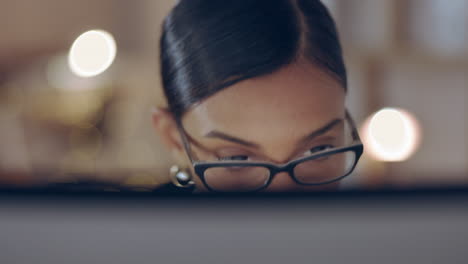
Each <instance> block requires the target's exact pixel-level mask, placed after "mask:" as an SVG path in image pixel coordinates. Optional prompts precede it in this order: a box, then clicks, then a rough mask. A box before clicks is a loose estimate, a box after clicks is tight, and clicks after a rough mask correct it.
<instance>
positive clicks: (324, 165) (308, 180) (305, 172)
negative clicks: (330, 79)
mask: <svg viewBox="0 0 468 264" xmlns="http://www.w3.org/2000/svg"><path fill="white" fill-rule="evenodd" d="M355 161H356V154H355V153H354V152H353V151H346V152H340V153H336V154H332V155H327V156H323V157H320V158H316V159H312V160H307V161H304V162H301V163H299V164H297V165H296V167H295V168H294V176H295V178H296V180H297V181H299V182H301V183H305V184H319V183H325V182H329V181H333V180H336V179H339V178H341V177H343V176H345V175H347V174H349V173H350V172H351V171H352V169H353V166H354V163H355Z"/></svg>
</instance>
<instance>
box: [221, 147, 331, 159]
mask: <svg viewBox="0 0 468 264" xmlns="http://www.w3.org/2000/svg"><path fill="white" fill-rule="evenodd" d="M334 147H335V146H333V145H330V144H323V145H318V146H315V147H313V148H311V149H309V150H307V151H306V152H305V153H307V152H310V153H308V154H305V155H311V154H314V153H317V152H321V151H324V150H327V149H331V148H334ZM248 159H250V157H249V156H248V155H234V156H226V157H218V160H219V161H246V160H248Z"/></svg>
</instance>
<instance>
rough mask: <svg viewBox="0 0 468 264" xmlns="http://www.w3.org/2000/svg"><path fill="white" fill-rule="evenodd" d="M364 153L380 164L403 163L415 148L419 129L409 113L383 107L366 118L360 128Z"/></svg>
mask: <svg viewBox="0 0 468 264" xmlns="http://www.w3.org/2000/svg"><path fill="white" fill-rule="evenodd" d="M361 133H362V135H363V143H364V145H365V148H366V152H367V153H368V154H369V155H370V156H371V157H372V158H374V159H376V160H380V161H392V162H396V161H404V160H407V159H408V158H410V157H411V155H412V154H414V152H415V151H416V149H417V147H418V146H419V143H420V139H421V129H420V126H419V123H418V121H417V120H416V118H415V117H414V116H413V115H412V114H410V113H409V112H407V111H405V110H402V109H396V108H384V109H382V110H380V111H378V112H377V113H375V114H373V115H372V116H371V117H369V118H368V119H367V120H366V122H365V123H364V125H363V127H362V132H361Z"/></svg>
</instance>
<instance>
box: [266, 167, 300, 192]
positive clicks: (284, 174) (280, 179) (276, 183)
mask: <svg viewBox="0 0 468 264" xmlns="http://www.w3.org/2000/svg"><path fill="white" fill-rule="evenodd" d="M292 184H294V180H293V178H292V175H291V174H290V173H289V171H288V170H284V171H279V172H277V173H276V174H275V175H273V179H272V180H271V183H270V187H271V188H273V189H274V188H275V187H286V186H288V185H292Z"/></svg>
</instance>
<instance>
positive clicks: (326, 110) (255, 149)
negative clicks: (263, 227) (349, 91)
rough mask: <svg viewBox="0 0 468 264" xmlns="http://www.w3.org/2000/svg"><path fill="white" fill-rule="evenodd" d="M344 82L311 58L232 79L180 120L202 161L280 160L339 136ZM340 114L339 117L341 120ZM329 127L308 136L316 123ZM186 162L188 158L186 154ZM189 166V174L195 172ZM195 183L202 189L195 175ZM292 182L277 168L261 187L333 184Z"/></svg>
mask: <svg viewBox="0 0 468 264" xmlns="http://www.w3.org/2000/svg"><path fill="white" fill-rule="evenodd" d="M344 102H345V91H344V88H343V87H342V86H341V85H340V84H339V83H338V82H337V81H336V80H334V79H333V78H331V77H330V76H329V75H327V74H325V73H324V72H322V71H321V70H320V69H319V68H317V67H316V66H312V65H311V64H306V63H303V64H299V63H296V64H292V65H289V66H286V67H283V68H282V69H280V70H278V71H276V72H274V73H272V74H270V75H267V76H262V77H258V78H253V79H248V80H245V81H241V82H239V83H236V84H234V85H232V86H230V87H228V88H226V89H224V90H222V91H220V92H218V93H216V94H215V95H213V96H211V97H209V98H208V99H206V100H205V101H203V102H202V103H200V104H199V105H197V106H195V107H194V108H192V109H191V110H189V111H188V112H187V113H186V114H185V115H184V117H183V119H182V123H183V126H184V128H185V130H186V132H187V133H188V134H189V135H190V137H191V138H193V139H194V140H195V141H197V143H199V144H200V145H202V146H203V147H204V148H206V149H209V150H210V151H209V152H208V151H205V150H202V149H201V148H198V147H196V146H194V145H192V150H193V152H194V153H195V154H196V156H197V158H198V159H199V160H202V161H216V160H219V159H222V160H230V159H235V160H249V161H254V160H255V161H265V162H272V163H277V164H283V163H286V162H288V161H290V160H293V159H297V158H299V157H303V156H304V155H307V154H310V152H311V149H313V148H316V147H317V146H318V147H319V149H318V150H320V146H327V145H336V144H339V143H340V142H341V141H343V133H344V132H343V131H344V123H345V122H344V117H345V103H344ZM340 120H341V121H340ZM330 124H331V126H328V127H329V129H328V130H326V131H322V132H323V133H321V134H319V135H316V136H315V137H308V136H309V135H311V134H314V132H316V131H319V130H320V129H321V128H324V127H327V125H330ZM186 161H187V162H188V159H186ZM187 165H188V167H190V168H192V174H193V175H195V172H194V171H193V167H192V166H191V164H187ZM194 180H195V182H196V185H197V189H198V190H200V191H203V190H205V187H204V185H203V184H202V183H201V181H200V179H199V178H198V177H194ZM337 186H338V183H332V184H328V185H323V186H320V187H314V186H304V185H299V184H296V183H295V182H294V181H293V180H292V179H291V177H290V176H289V175H288V173H286V172H282V173H278V174H277V175H276V176H275V177H274V179H273V181H272V182H271V184H270V185H269V186H268V188H266V189H265V191H309V190H317V189H336V188H337Z"/></svg>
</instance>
